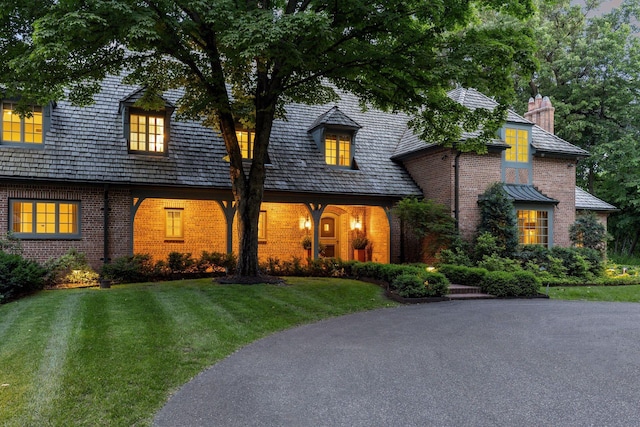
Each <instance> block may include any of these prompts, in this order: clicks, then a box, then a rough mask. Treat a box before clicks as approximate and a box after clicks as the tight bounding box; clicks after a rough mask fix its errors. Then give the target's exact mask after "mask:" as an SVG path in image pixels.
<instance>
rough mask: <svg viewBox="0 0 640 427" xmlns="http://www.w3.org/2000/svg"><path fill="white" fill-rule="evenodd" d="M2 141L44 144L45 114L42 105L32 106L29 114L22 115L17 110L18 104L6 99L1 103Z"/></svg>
mask: <svg viewBox="0 0 640 427" xmlns="http://www.w3.org/2000/svg"><path fill="white" fill-rule="evenodd" d="M1 105H2V106H1V109H2V123H0V129H1V131H2V133H1V134H2V142H3V143H6V144H42V140H43V134H44V132H43V115H42V107H39V106H32V107H31V114H30V115H29V116H24V117H20V114H19V113H18V112H17V111H16V106H17V104H15V103H13V102H10V101H4V102H2V104H1Z"/></svg>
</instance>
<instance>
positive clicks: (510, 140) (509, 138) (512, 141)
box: [504, 128, 516, 162]
mask: <svg viewBox="0 0 640 427" xmlns="http://www.w3.org/2000/svg"><path fill="white" fill-rule="evenodd" d="M505 142H506V143H507V145H508V146H509V148H507V150H506V151H505V153H504V158H505V160H506V161H508V162H514V161H515V160H516V130H515V129H508V128H507V129H506V131H505Z"/></svg>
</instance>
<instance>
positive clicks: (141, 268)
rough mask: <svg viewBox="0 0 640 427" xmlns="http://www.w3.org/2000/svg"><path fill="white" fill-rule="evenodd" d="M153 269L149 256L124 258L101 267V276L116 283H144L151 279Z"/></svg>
mask: <svg viewBox="0 0 640 427" xmlns="http://www.w3.org/2000/svg"><path fill="white" fill-rule="evenodd" d="M154 267H155V266H154V263H153V260H152V259H151V255H149V254H136V255H133V256H124V257H120V258H116V259H115V260H113V261H112V262H111V263H109V264H105V265H103V266H102V273H101V276H102V277H104V278H105V279H109V280H113V281H114V282H118V283H136V282H146V281H148V280H151V279H152V278H153V276H154V272H155V268H154Z"/></svg>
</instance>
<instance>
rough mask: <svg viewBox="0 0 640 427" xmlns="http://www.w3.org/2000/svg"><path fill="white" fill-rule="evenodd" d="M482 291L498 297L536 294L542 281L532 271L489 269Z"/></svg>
mask: <svg viewBox="0 0 640 427" xmlns="http://www.w3.org/2000/svg"><path fill="white" fill-rule="evenodd" d="M481 288H482V291H483V292H485V293H488V294H491V295H495V296H497V297H518V296H534V295H536V294H537V293H538V289H539V288H540V281H539V280H538V278H537V277H536V276H535V275H534V274H533V273H531V272H528V271H517V272H515V273H510V272H507V271H489V272H488V273H487V274H486V276H485V277H484V280H483V282H482V285H481Z"/></svg>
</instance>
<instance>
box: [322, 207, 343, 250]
mask: <svg viewBox="0 0 640 427" xmlns="http://www.w3.org/2000/svg"><path fill="white" fill-rule="evenodd" d="M339 227H340V223H339V221H338V217H337V216H336V215H332V214H327V215H325V216H323V217H322V218H320V244H321V245H322V246H324V251H323V255H324V256H325V257H327V258H336V257H338V254H339V253H340V250H339V249H340V248H339V246H338V244H339V241H338V236H339V235H340V233H339V231H340V230H339Z"/></svg>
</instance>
